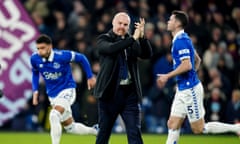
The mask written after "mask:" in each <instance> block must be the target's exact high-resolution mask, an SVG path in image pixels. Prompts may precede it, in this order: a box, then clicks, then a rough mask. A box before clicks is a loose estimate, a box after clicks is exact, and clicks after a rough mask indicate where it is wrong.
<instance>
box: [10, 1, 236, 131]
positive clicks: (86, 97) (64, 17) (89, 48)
mask: <svg viewBox="0 0 240 144" xmlns="http://www.w3.org/2000/svg"><path fill="white" fill-rule="evenodd" d="M21 2H22V4H23V5H24V7H25V8H26V10H27V11H28V13H29V15H30V16H31V17H32V19H33V21H34V23H35V24H36V27H38V29H39V31H40V33H44V34H47V35H49V36H51V37H52V39H53V41H54V46H55V47H56V48H58V49H70V50H73V51H78V52H81V53H84V54H85V55H86V56H87V57H88V59H89V60H90V62H91V65H92V69H93V72H94V73H95V74H97V73H98V70H99V68H100V67H99V63H98V55H97V53H96V50H95V44H96V37H97V36H98V35H99V34H101V33H104V32H107V31H108V30H109V29H110V28H111V26H112V24H111V20H112V17H113V15H114V14H115V13H116V12H118V11H126V12H127V13H129V14H130V17H131V20H132V24H131V28H133V24H134V21H138V20H139V17H143V18H145V21H146V25H145V37H147V38H148V39H149V40H150V42H151V45H152V47H153V51H154V55H153V57H152V58H151V60H148V61H140V75H141V82H142V85H143V94H144V97H143V101H142V102H143V103H142V110H143V113H142V116H143V118H142V124H143V129H142V130H143V132H150V133H165V132H167V128H166V124H167V119H168V116H169V112H170V106H171V101H172V99H173V97H174V91H175V86H176V85H175V80H174V79H172V80H170V81H168V83H167V86H166V87H165V88H163V89H159V88H158V87H157V86H156V83H155V81H156V80H155V79H156V74H157V73H166V72H168V71H170V70H171V69H172V61H171V59H172V58H171V53H170V49H171V42H172V37H171V34H170V33H169V32H168V31H166V22H167V20H168V19H169V16H170V14H171V11H173V10H183V11H186V12H187V14H188V15H189V19H190V24H189V26H188V27H187V29H185V31H186V32H187V33H188V34H189V35H190V37H191V38H192V41H193V43H194V46H195V49H196V50H197V51H198V53H199V54H200V57H201V58H202V65H201V68H200V70H199V71H198V74H199V77H200V79H201V81H202V82H203V84H204V89H205V96H204V102H205V108H206V117H205V118H206V121H221V122H227V123H240V59H239V58H240V2H239V0H21ZM132 30H133V29H132ZM130 33H131V32H130ZM72 66H73V73H74V78H75V80H76V81H77V83H78V88H77V95H78V97H77V101H76V103H75V104H74V105H73V115H74V117H75V119H76V120H77V121H81V122H83V123H85V124H87V125H92V124H95V123H97V120H98V116H97V115H98V112H97V100H96V99H95V98H94V97H93V96H92V92H89V91H88V90H87V88H86V79H85V74H84V72H83V71H82V69H81V66H80V65H78V64H73V65H72ZM41 85H42V90H41V96H40V104H39V105H38V106H37V107H33V106H32V105H31V100H30V101H29V105H28V106H26V109H25V110H23V111H22V112H21V113H20V114H18V115H17V116H16V117H15V118H14V119H13V120H12V121H11V123H9V124H8V126H10V127H11V128H12V129H17V130H18V129H19V130H21V129H25V130H47V129H48V128H49V123H48V111H49V103H48V100H47V97H46V94H45V93H44V83H41ZM19 121H24V122H26V125H24V126H19ZM114 131H115V132H122V131H124V127H122V124H121V119H119V121H118V123H116V127H115V128H114ZM183 132H186V133H189V132H190V130H189V125H188V123H187V122H186V124H185V125H184V127H183Z"/></svg>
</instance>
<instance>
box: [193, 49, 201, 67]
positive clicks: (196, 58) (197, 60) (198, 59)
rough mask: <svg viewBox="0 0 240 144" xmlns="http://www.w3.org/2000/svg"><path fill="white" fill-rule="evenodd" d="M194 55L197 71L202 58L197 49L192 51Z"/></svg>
mask: <svg viewBox="0 0 240 144" xmlns="http://www.w3.org/2000/svg"><path fill="white" fill-rule="evenodd" d="M194 56H195V70H196V71H197V70H198V69H199V67H200V64H201V61H202V60H201V58H200V56H199V55H198V53H197V51H195V52H194Z"/></svg>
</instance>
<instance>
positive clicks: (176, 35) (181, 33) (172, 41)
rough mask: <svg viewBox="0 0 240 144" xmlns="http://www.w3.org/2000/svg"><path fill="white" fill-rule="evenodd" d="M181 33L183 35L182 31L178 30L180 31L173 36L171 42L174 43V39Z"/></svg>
mask: <svg viewBox="0 0 240 144" xmlns="http://www.w3.org/2000/svg"><path fill="white" fill-rule="evenodd" d="M182 33H184V30H180V31H178V32H177V33H176V34H175V36H174V37H173V40H172V42H174V41H175V39H176V38H177V37H178V36H179V35H180V34H182Z"/></svg>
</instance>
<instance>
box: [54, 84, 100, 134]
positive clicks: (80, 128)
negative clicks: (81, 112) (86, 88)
mask: <svg viewBox="0 0 240 144" xmlns="http://www.w3.org/2000/svg"><path fill="white" fill-rule="evenodd" d="M75 97H76V91H75V89H73V88H70V89H65V90H64V91H62V92H61V93H60V94H59V96H58V99H57V100H56V103H57V104H58V105H61V106H62V107H64V112H63V113H62V115H61V122H62V124H63V126H64V129H65V130H66V132H68V133H72V134H81V135H83V134H93V135H97V130H96V129H95V128H93V127H88V126H86V125H84V124H82V123H77V122H75V121H74V119H73V117H72V109H71V105H72V104H73V103H74V101H75Z"/></svg>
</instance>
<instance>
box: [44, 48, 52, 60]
mask: <svg viewBox="0 0 240 144" xmlns="http://www.w3.org/2000/svg"><path fill="white" fill-rule="evenodd" d="M53 58H54V51H53V50H51V52H50V55H49V57H48V59H46V58H42V60H43V62H46V61H49V62H52V61H53Z"/></svg>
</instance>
